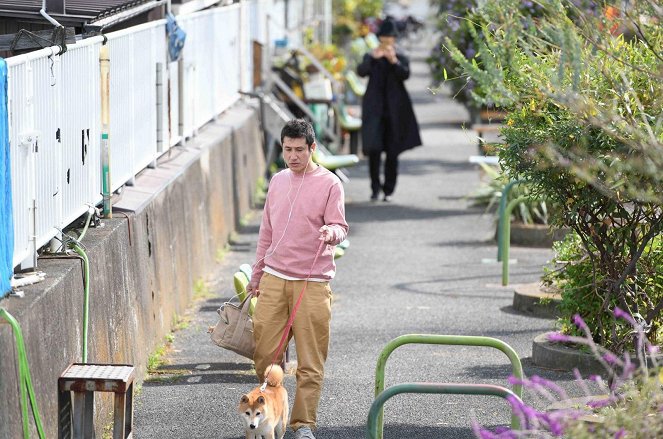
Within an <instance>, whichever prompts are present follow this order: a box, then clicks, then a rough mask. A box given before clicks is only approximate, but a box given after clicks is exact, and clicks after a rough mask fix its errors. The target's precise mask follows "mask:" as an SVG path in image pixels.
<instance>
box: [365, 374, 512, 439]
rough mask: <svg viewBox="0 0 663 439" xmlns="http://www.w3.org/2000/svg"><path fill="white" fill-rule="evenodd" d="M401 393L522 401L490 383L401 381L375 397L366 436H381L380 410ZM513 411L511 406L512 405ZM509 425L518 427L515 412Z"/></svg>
mask: <svg viewBox="0 0 663 439" xmlns="http://www.w3.org/2000/svg"><path fill="white" fill-rule="evenodd" d="M401 393H437V394H447V395H488V396H499V397H500V398H504V399H507V398H508V397H509V396H511V397H513V398H514V399H516V400H518V401H522V400H521V399H520V398H519V397H518V395H516V394H515V393H514V392H512V391H511V390H509V389H506V388H504V387H501V386H495V385H492V384H451V383H402V384H397V385H395V386H392V387H389V388H388V389H387V390H385V391H384V392H381V393H380V394H379V395H377V396H376V397H375V400H374V401H373V404H371V408H370V410H369V412H368V421H367V436H366V437H367V438H368V439H378V438H382V433H383V432H382V427H383V425H382V411H383V407H384V404H385V403H386V402H387V400H389V399H390V398H392V397H394V396H396V395H399V394H401ZM511 410H512V412H513V407H512V409H511ZM512 419H514V420H515V421H512V423H511V426H512V427H513V428H516V429H518V428H520V422H519V421H518V417H517V416H516V414H515V413H513V414H512Z"/></svg>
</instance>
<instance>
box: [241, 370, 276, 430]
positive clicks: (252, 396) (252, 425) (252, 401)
mask: <svg viewBox="0 0 663 439" xmlns="http://www.w3.org/2000/svg"><path fill="white" fill-rule="evenodd" d="M267 374H268V375H267V377H266V381H267V387H266V388H265V389H264V390H262V389H261V386H258V387H256V388H255V389H253V390H252V391H250V392H249V393H247V394H246V395H243V396H242V399H241V400H240V401H239V407H238V412H239V414H240V415H242V419H243V420H244V423H245V424H246V425H245V429H246V439H282V438H283V436H284V435H285V430H286V426H287V424H288V413H289V407H288V392H287V391H286V390H285V387H283V369H281V366H279V365H277V364H272V365H271V366H269V367H268V368H267Z"/></svg>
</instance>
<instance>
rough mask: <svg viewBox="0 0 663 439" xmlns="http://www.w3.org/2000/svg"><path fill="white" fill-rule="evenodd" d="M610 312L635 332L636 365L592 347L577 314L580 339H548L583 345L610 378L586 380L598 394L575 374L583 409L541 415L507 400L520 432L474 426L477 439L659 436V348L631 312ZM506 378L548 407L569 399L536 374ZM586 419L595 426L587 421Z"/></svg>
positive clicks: (662, 388) (662, 413) (662, 401)
mask: <svg viewBox="0 0 663 439" xmlns="http://www.w3.org/2000/svg"><path fill="white" fill-rule="evenodd" d="M613 313H614V317H616V319H617V320H620V321H622V322H624V323H625V324H626V325H628V326H629V327H630V328H631V329H632V330H633V331H634V332H635V333H636V334H637V340H638V342H637V344H638V349H637V352H638V358H637V363H634V362H633V361H632V360H631V356H630V354H625V355H623V356H622V357H620V356H618V355H616V354H614V353H612V352H610V351H608V350H607V349H605V348H603V347H601V346H599V345H597V344H595V343H594V341H593V337H592V334H591V332H590V330H589V328H588V326H587V324H586V323H585V322H584V321H583V319H582V318H581V317H580V316H578V315H576V316H575V317H574V318H573V321H574V323H575V324H576V326H577V327H578V329H579V330H580V331H581V332H582V334H583V335H582V336H573V337H572V336H568V335H564V334H561V333H553V334H551V335H550V337H549V339H550V341H555V342H563V343H574V344H578V345H583V346H586V347H587V348H589V349H590V350H591V351H592V353H593V354H594V355H595V357H596V358H597V360H599V361H600V362H601V364H602V365H603V367H604V368H605V370H606V373H607V376H608V381H607V382H606V381H604V379H603V378H602V377H601V376H598V375H593V376H590V377H589V378H588V379H589V380H590V381H592V382H594V383H596V384H597V385H598V386H599V388H600V390H601V392H602V393H603V395H602V396H599V397H592V395H591V393H590V391H589V388H588V386H587V383H586V381H584V380H583V379H582V378H581V376H580V374H579V372H578V371H577V370H575V371H574V372H575V375H576V378H577V381H576V382H577V384H578V385H579V386H580V388H581V389H583V390H584V391H585V395H586V396H587V397H589V398H588V402H587V403H586V405H585V406H583V407H570V408H563V409H554V410H549V411H539V410H536V409H535V408H533V407H531V406H530V405H528V404H526V403H524V402H522V401H520V400H518V399H516V398H513V397H511V398H510V399H509V404H510V405H511V407H512V409H513V411H514V413H515V414H516V415H517V416H518V418H519V420H520V426H521V428H520V429H519V430H512V429H510V428H501V429H496V430H495V431H489V430H487V429H483V428H482V427H481V426H479V425H478V424H476V423H475V425H474V431H475V434H476V436H477V437H478V438H481V439H515V438H554V437H562V436H564V437H569V438H574V439H585V438H587V439H589V438H615V439H619V438H643V439H650V438H651V439H653V438H658V437H663V367H661V365H660V364H659V363H658V362H657V360H656V354H658V353H659V348H658V347H657V346H654V345H652V344H651V343H649V342H648V341H647V338H646V336H645V333H644V330H643V328H642V326H641V325H640V324H638V323H637V322H636V321H635V320H634V319H633V318H632V317H631V316H630V315H629V313H627V312H625V311H623V310H621V309H620V308H615V309H614V312H613ZM647 355H649V356H650V358H651V362H652V366H651V367H648V366H647V360H646V356H647ZM509 380H510V382H511V384H522V385H523V387H525V388H526V389H528V390H529V391H530V392H533V393H534V394H536V395H539V396H541V397H543V398H544V399H545V400H547V401H548V402H550V403H551V404H552V403H554V402H557V401H559V400H566V399H568V396H567V394H566V392H565V391H564V389H562V388H561V387H560V386H558V385H557V384H555V383H553V382H551V381H548V380H546V379H543V378H541V377H538V376H533V377H531V378H529V379H523V380H519V379H517V378H514V377H511V378H510V379H509ZM588 416H589V417H594V418H595V419H596V420H598V421H599V422H587V421H586V419H587V417H588Z"/></svg>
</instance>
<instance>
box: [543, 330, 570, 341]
mask: <svg viewBox="0 0 663 439" xmlns="http://www.w3.org/2000/svg"><path fill="white" fill-rule="evenodd" d="M547 338H548V341H553V342H560V343H566V342H568V341H570V340H571V337H569V336H568V335H565V334H562V333H561V332H551V333H550V334H548V337H547Z"/></svg>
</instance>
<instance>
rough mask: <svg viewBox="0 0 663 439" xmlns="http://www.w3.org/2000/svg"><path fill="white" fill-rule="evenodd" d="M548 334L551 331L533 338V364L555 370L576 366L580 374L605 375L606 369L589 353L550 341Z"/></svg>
mask: <svg viewBox="0 0 663 439" xmlns="http://www.w3.org/2000/svg"><path fill="white" fill-rule="evenodd" d="M548 334H552V332H545V333H543V334H539V335H537V336H536V338H534V342H533V343H532V361H533V362H534V364H535V365H537V366H539V367H543V368H546V369H555V370H573V369H574V368H577V369H578V371H579V372H580V373H581V374H582V375H589V374H595V375H601V376H605V375H607V371H606V370H605V369H604V368H603V366H601V363H599V362H598V360H596V358H594V356H593V355H592V354H591V353H587V352H583V351H580V350H578V349H576V348H572V347H569V346H565V345H563V344H560V343H552V342H550V341H548Z"/></svg>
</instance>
